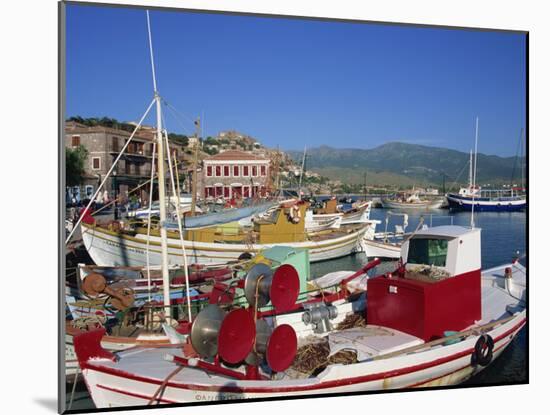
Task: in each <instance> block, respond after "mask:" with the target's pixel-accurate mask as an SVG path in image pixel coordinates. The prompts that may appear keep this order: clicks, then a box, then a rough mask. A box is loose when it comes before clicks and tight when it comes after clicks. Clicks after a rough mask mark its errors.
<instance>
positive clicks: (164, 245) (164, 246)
mask: <svg viewBox="0 0 550 415" xmlns="http://www.w3.org/2000/svg"><path fill="white" fill-rule="evenodd" d="M146 12H147V33H148V36H149V54H150V57H151V74H152V77H153V90H154V95H155V101H156V109H157V149H158V151H157V157H158V163H157V164H158V165H157V169H158V188H159V202H160V203H159V208H160V211H159V216H160V248H161V265H162V286H163V289H162V291H163V303H164V315H165V317H166V318H167V319H170V318H171V315H172V313H171V309H170V276H169V273H168V235H167V232H166V227H165V226H164V225H165V223H166V179H165V172H164V167H165V166H164V155H165V151H164V142H163V139H162V112H161V111H162V109H161V105H160V95H159V93H158V89H157V80H156V74H155V60H154V55H153V39H152V36H151V21H150V19H149V10H147V11H146ZM168 157H170V156H168Z"/></svg>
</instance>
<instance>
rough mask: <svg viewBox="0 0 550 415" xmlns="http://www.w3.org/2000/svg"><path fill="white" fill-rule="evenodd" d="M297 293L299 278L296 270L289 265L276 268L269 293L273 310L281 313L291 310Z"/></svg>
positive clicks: (298, 291) (298, 290)
mask: <svg viewBox="0 0 550 415" xmlns="http://www.w3.org/2000/svg"><path fill="white" fill-rule="evenodd" d="M299 293H300V276H299V275H298V271H296V268H294V267H293V266H292V265H289V264H283V265H281V266H280V267H279V268H277V269H276V270H275V272H274V274H273V279H272V280H271V288H270V291H269V296H270V297H271V304H272V305H273V307H274V308H275V310H277V312H279V313H282V312H285V311H288V310H290V309H292V306H293V305H294V304H296V300H297V299H298V294H299Z"/></svg>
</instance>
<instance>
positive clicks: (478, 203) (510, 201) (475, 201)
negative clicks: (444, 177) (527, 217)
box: [447, 186, 527, 212]
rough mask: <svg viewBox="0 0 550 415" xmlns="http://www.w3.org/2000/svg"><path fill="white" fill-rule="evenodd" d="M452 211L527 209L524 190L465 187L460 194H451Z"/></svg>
mask: <svg viewBox="0 0 550 415" xmlns="http://www.w3.org/2000/svg"><path fill="white" fill-rule="evenodd" d="M447 200H448V203H449V208H450V209H456V210H465V211H468V212H470V211H471V210H472V208H473V210H474V211H476V212H517V211H520V210H524V209H525V208H526V207H527V199H526V197H525V194H524V193H523V189H514V188H512V189H497V190H494V189H481V188H479V187H475V188H474V187H473V186H470V187H467V188H466V187H464V188H461V189H460V191H459V192H458V193H449V194H448V195H447Z"/></svg>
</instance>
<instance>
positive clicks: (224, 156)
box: [205, 150, 267, 161]
mask: <svg viewBox="0 0 550 415" xmlns="http://www.w3.org/2000/svg"><path fill="white" fill-rule="evenodd" d="M205 160H261V161H265V160H267V159H266V158H264V157H260V156H256V155H255V154H251V153H246V152H244V151H239V150H229V151H224V152H223V153H218V154H215V155H213V156H210V157H207V158H205Z"/></svg>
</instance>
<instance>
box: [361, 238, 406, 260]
mask: <svg viewBox="0 0 550 415" xmlns="http://www.w3.org/2000/svg"><path fill="white" fill-rule="evenodd" d="M363 251H364V252H365V254H366V255H367V257H368V258H391V259H399V257H400V256H401V246H400V245H397V244H392V243H389V242H388V243H385V242H382V241H379V240H374V239H363Z"/></svg>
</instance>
